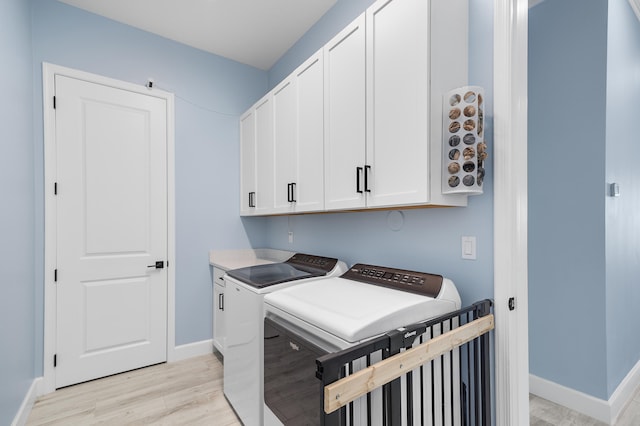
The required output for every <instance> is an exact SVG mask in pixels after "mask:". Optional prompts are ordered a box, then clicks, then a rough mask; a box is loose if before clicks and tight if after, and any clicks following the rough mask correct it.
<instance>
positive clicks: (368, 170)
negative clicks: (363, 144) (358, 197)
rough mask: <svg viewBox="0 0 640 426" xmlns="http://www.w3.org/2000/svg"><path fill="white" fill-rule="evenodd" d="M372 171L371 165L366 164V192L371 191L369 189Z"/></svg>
mask: <svg viewBox="0 0 640 426" xmlns="http://www.w3.org/2000/svg"><path fill="white" fill-rule="evenodd" d="M370 172H371V166H364V192H371V190H370V189H369V173H370Z"/></svg>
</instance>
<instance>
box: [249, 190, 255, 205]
mask: <svg viewBox="0 0 640 426" xmlns="http://www.w3.org/2000/svg"><path fill="white" fill-rule="evenodd" d="M255 206H256V193H255V192H250V193H249V207H255Z"/></svg>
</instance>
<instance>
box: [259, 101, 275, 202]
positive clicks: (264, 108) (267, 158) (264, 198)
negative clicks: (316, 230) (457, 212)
mask: <svg viewBox="0 0 640 426" xmlns="http://www.w3.org/2000/svg"><path fill="white" fill-rule="evenodd" d="M272 106H273V105H272V99H271V97H270V96H266V97H265V98H263V99H262V100H261V101H260V102H258V104H257V106H256V108H255V115H256V196H255V205H256V207H255V212H256V214H267V213H271V212H272V211H273V207H274V195H273V189H274V183H273V177H274V175H273V172H274V163H273V160H274V156H273V149H274V147H273V108H272Z"/></svg>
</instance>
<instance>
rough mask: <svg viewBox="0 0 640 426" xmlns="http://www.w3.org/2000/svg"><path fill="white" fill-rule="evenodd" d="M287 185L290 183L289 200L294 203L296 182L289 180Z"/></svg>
mask: <svg viewBox="0 0 640 426" xmlns="http://www.w3.org/2000/svg"><path fill="white" fill-rule="evenodd" d="M289 185H291V202H292V203H295V202H296V183H295V182H291V183H290V184H289Z"/></svg>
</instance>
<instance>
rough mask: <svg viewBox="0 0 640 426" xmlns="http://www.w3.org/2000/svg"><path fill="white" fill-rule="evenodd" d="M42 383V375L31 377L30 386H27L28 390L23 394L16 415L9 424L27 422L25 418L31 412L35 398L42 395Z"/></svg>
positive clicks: (24, 423)
mask: <svg viewBox="0 0 640 426" xmlns="http://www.w3.org/2000/svg"><path fill="white" fill-rule="evenodd" d="M43 383H44V379H43V378H42V377H37V378H35V379H33V382H31V386H29V390H28V391H27V394H26V395H25V396H24V399H23V400H22V404H21V405H20V409H19V410H18V412H17V413H16V416H15V417H14V418H13V421H12V422H11V426H23V425H26V424H27V420H28V419H29V414H31V409H32V408H33V404H34V403H35V402H36V399H38V397H39V396H40V395H42V385H43Z"/></svg>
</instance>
